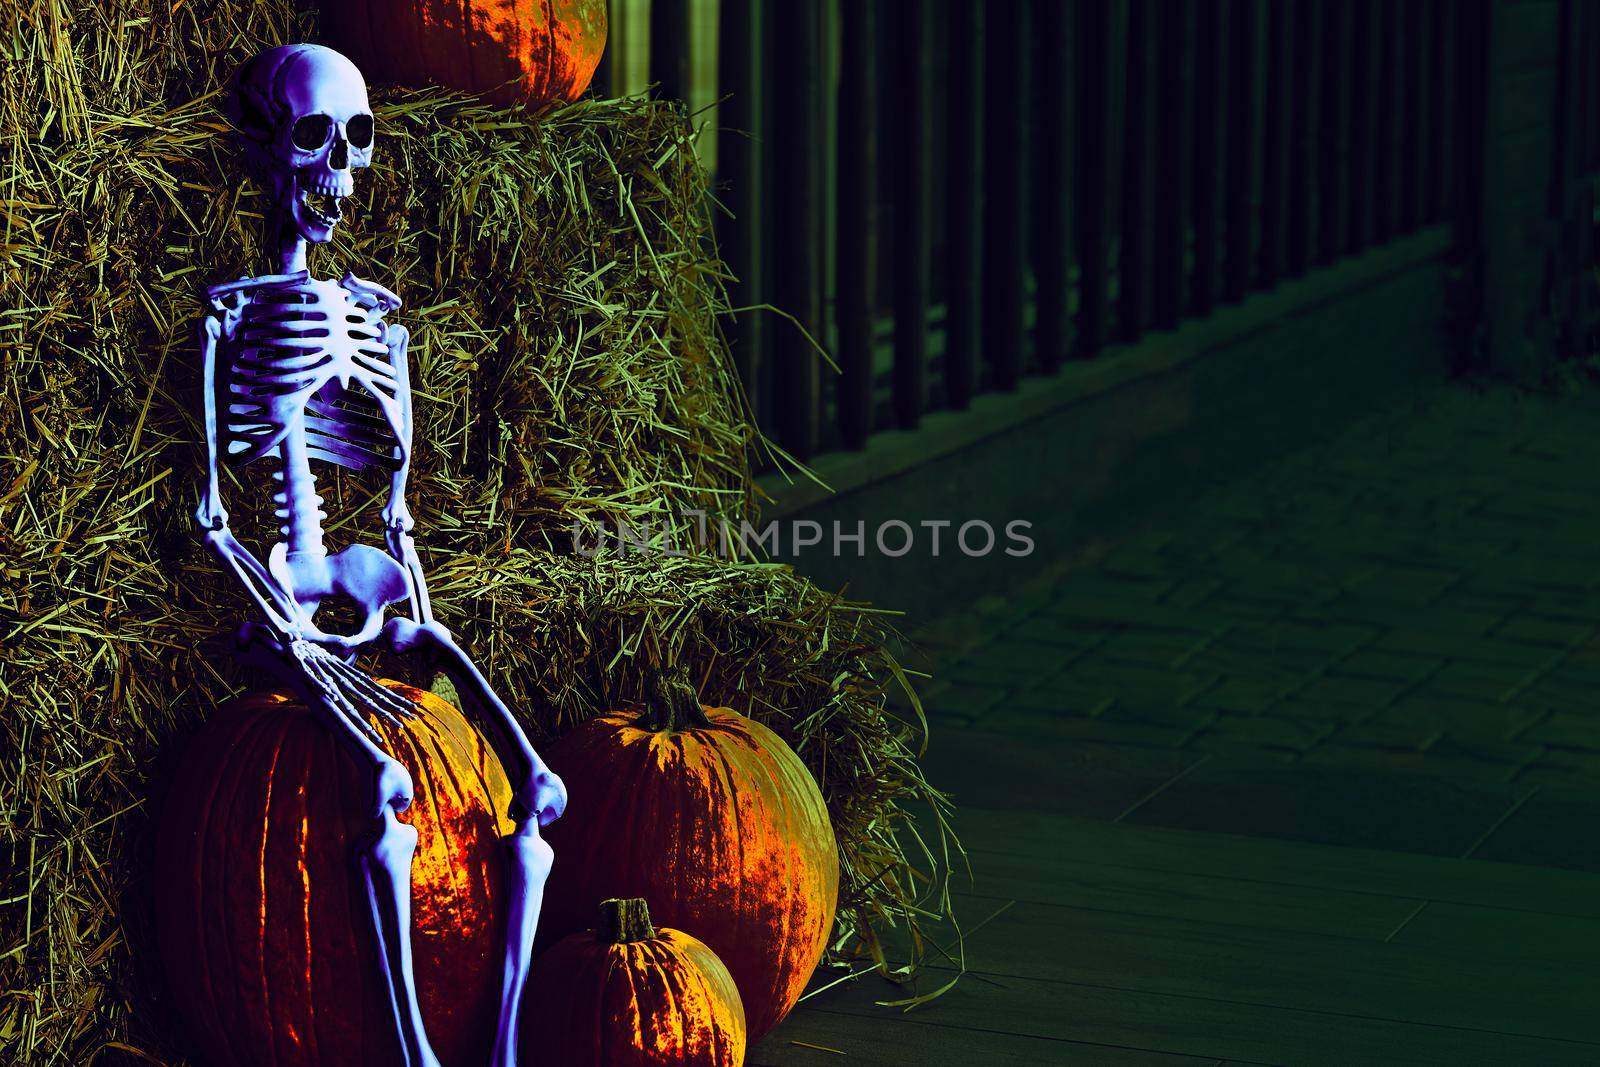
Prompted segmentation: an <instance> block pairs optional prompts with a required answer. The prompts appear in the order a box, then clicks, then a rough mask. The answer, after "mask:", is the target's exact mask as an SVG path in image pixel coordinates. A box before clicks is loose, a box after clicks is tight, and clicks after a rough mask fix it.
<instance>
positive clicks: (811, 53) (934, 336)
mask: <svg viewBox="0 0 1600 1067" xmlns="http://www.w3.org/2000/svg"><path fill="white" fill-rule="evenodd" d="M1471 6H1472V5H1471V4H1470V3H1467V4H1463V3H1460V2H1458V0H1300V2H1290V0H1076V2H1069V0H1010V2H1007V3H993V4H989V3H974V2H971V0H964V2H963V0H902V2H896V3H889V2H874V0H780V2H776V3H773V2H767V3H763V2H760V0H722V2H721V3H689V2H687V0H654V3H649V4H646V3H641V2H638V0H631V2H623V3H618V2H616V0H614V8H615V10H614V15H613V17H614V21H615V29H616V31H617V32H618V33H619V34H620V35H621V36H622V38H628V39H630V40H631V41H632V43H633V45H634V47H635V54H636V55H640V56H642V55H646V54H647V55H648V76H649V78H650V80H653V81H658V82H659V83H660V84H661V91H662V92H663V93H665V94H671V95H687V96H693V95H694V94H695V93H696V92H697V93H698V94H699V96H700V97H701V99H702V101H706V100H714V101H718V102H719V103H718V106H717V108H716V112H715V114H714V116H710V117H711V120H712V122H713V124H714V127H715V130H716V132H715V134H714V137H715V145H714V154H715V160H716V167H717V177H718V198H719V201H720V203H721V205H722V206H723V207H725V208H726V209H727V212H728V214H727V216H725V217H722V218H720V219H719V226H718V231H719V240H720V242H721V245H722V249H723V252H724V254H725V256H726V258H727V260H728V262H729V264H730V266H731V267H732V269H733V271H734V272H735V273H736V274H737V275H738V276H739V278H740V279H741V280H740V282H739V283H738V284H737V285H736V286H735V288H734V298H735V301H736V303H739V304H747V305H753V304H761V303H771V304H773V305H775V306H777V307H780V308H782V309H784V310H785V311H786V312H788V313H789V314H792V315H793V316H794V317H795V319H796V320H798V321H799V322H800V323H801V324H802V325H803V326H804V327H805V328H806V329H807V330H808V331H809V332H810V333H811V334H812V335H813V336H815V337H816V338H817V339H818V340H819V341H821V342H822V344H823V345H824V346H825V347H826V348H827V350H828V351H829V352H830V353H831V354H832V355H833V357H834V358H835V359H836V360H837V363H838V365H839V371H840V372H839V373H838V374H833V373H831V372H830V371H829V370H828V369H827V368H826V367H825V366H824V365H822V364H821V363H820V362H819V360H818V359H817V358H816V356H815V352H814V350H813V349H812V347H811V345H810V344H809V342H808V341H807V340H806V339H805V337H804V336H803V335H802V334H801V333H800V331H799V330H796V329H794V328H793V327H792V326H790V325H789V324H788V323H787V322H785V321H783V320H782V319H779V318H777V317H774V316H771V315H760V314H742V315H740V316H738V317H737V320H736V321H735V322H734V323H733V324H731V327H730V332H731V337H732V340H733V343H734V345H735V351H736V353H737V356H738V360H739V366H740V368H741V372H742V373H743V375H744V378H745V382H746V386H747V389H748V390H749V393H750V395H751V397H752V400H753V402H754V404H755V406H756V409H757V412H758V415H759V416H760V417H761V418H762V421H763V424H764V425H765V426H766V427H768V429H769V431H770V432H771V433H772V434H773V436H774V438H775V439H776V440H777V442H778V443H779V444H780V445H781V446H782V447H783V448H785V449H786V450H788V451H789V452H791V453H793V454H795V455H797V456H799V457H802V458H805V457H810V456H812V455H815V454H817V453H818V452H821V451H825V450H829V449H837V448H862V447H865V446H866V445H867V442H868V439H869V436H870V435H871V434H872V433H874V432H876V431H879V430H883V429H888V428H902V429H909V428H914V427H916V426H917V424H918V422H919V420H920V419H921V418H922V417H923V416H924V415H925V414H926V413H927V412H929V411H932V410H937V409H941V408H954V409H960V408H964V407H966V406H967V405H968V404H969V403H970V402H971V400H972V398H973V397H974V396H976V395H978V394H980V393H984V392H990V391H1000V392H1004V391H1008V390H1014V389H1016V388H1017V387H1018V386H1019V383H1020V382H1021V381H1022V380H1023V378H1024V377H1025V376H1028V375H1049V374H1053V373H1056V372H1057V371H1058V369H1059V368H1060V367H1062V366H1063V365H1064V364H1065V363H1067V362H1069V361H1072V360H1085V359H1095V358H1098V357H1100V356H1101V354H1102V353H1103V352H1105V351H1106V349H1107V348H1108V347H1110V346H1113V345H1116V344H1126V343H1133V342H1137V341H1138V340H1139V339H1140V338H1141V337H1142V336H1143V335H1145V334H1146V333H1147V332H1148V331H1152V330H1167V329H1172V328H1174V327H1176V326H1177V325H1179V324H1180V323H1181V322H1182V321H1184V320H1186V319H1191V318H1196V317H1204V316H1207V315H1210V314H1213V313H1214V311H1215V310H1216V309H1217V307H1218V306H1219V305H1221V304H1227V303H1234V302H1238V301H1240V300H1242V299H1243V298H1244V297H1245V296H1247V295H1248V294H1249V293H1251V292H1254V291H1258V290H1264V289H1270V288H1272V287H1273V286H1275V285H1277V284H1278V283H1279V282H1280V281H1282V280H1284V279H1289V278H1295V277H1299V276H1302V275H1304V274H1306V273H1307V272H1308V271H1312V270H1314V269H1316V268H1317V267H1318V266H1321V265H1324V264H1328V263H1331V262H1333V261H1334V260H1337V259H1339V258H1341V257H1344V256H1349V255H1353V254H1356V253H1359V252H1361V251H1363V250H1365V249H1368V248H1371V247H1374V246H1376V245H1381V244H1384V243H1386V242H1389V241H1391V240H1394V239H1396V238H1398V237H1401V236H1403V235H1405V234H1408V233H1410V232H1412V231H1415V230H1417V229H1419V228H1422V227H1425V226H1428V225H1430V224H1435V223H1439V222H1443V221H1446V220H1449V219H1451V218H1452V217H1453V211H1454V205H1455V203H1457V200H1458V197H1459V196H1460V195H1461V192H1462V183H1461V181H1460V180H1458V176H1459V175H1461V174H1462V173H1463V171H1464V161H1465V160H1466V159H1467V158H1468V156H1469V154H1470V152H1471V151H1472V149H1473V144H1472V140H1473V125H1472V123H1471V121H1470V120H1469V119H1467V118H1466V117H1465V116H1468V115H1470V114H1471V113H1472V105H1473V99H1472V83H1471V78H1470V76H1469V74H1470V70H1469V69H1468V68H1469V67H1470V64H1468V65H1467V67H1464V66H1463V56H1464V54H1467V55H1468V58H1470V54H1469V53H1470V49H1471V48H1472V34H1471V25H1472V18H1471V11H1470V8H1471ZM646 21H647V23H648V26H647V27H646V25H645V23H646ZM708 27H711V28H712V30H714V32H708V31H707V28H708ZM1584 27H1585V29H1584V32H1585V33H1588V34H1589V35H1590V36H1595V35H1596V34H1600V17H1589V18H1586V19H1585V20H1584ZM646 33H647V36H648V47H647V48H640V47H638V39H639V37H640V35H641V34H646ZM1587 39H1588V38H1584V40H1587ZM708 41H714V52H711V51H710V50H709V48H708ZM1464 50H1467V52H1464ZM1575 52H1576V49H1575ZM621 62H623V60H622V59H614V60H613V64H614V66H613V69H612V70H611V71H610V72H609V73H607V74H606V75H604V77H607V78H610V79H612V85H613V86H617V85H618V83H619V82H620V80H621V78H622V74H621V72H620V71H619V69H618V68H617V66H615V65H616V64H619V63H621ZM636 65H637V61H636ZM1591 66H1592V64H1584V67H1585V70H1584V72H1583V73H1582V75H1581V76H1582V77H1584V78H1586V79H1589V80H1590V81H1593V72H1592V70H1590V69H1588V68H1590V67H1591ZM1573 76H1574V77H1577V76H1579V75H1578V74H1574V75H1573ZM1579 95H1580V96H1581V98H1582V99H1583V100H1585V101H1588V100H1591V99H1592V98H1593V97H1594V92H1593V87H1592V86H1591V87H1590V91H1589V92H1588V93H1587V94H1579ZM1572 122H1573V128H1574V129H1583V130H1584V144H1583V145H1582V147H1581V151H1582V152H1584V153H1588V154H1590V155H1593V153H1594V151H1595V148H1596V145H1595V144H1594V143H1593V138H1592V137H1589V136H1588V134H1587V130H1586V128H1585V127H1583V126H1582V123H1583V122H1584V118H1583V117H1574V118H1573V120H1572ZM1570 150H1571V151H1578V150H1579V149H1577V148H1573V149H1570ZM708 154H709V153H708Z"/></svg>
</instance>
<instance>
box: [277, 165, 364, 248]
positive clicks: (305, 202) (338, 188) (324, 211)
mask: <svg viewBox="0 0 1600 1067" xmlns="http://www.w3.org/2000/svg"><path fill="white" fill-rule="evenodd" d="M341 177H343V178H344V180H343V181H340V180H339V179H340V178H341ZM354 186H355V182H353V181H351V180H350V178H349V176H348V175H333V176H332V177H327V176H323V175H318V174H307V173H306V172H305V171H304V170H299V171H296V172H295V173H294V176H293V177H292V178H291V179H290V183H289V196H288V205H287V207H288V213H289V220H290V222H291V223H292V224H293V226H294V230H295V232H296V233H298V234H299V235H300V236H301V237H303V238H305V239H306V240H307V241H310V242H311V243H312V244H319V245H320V244H326V243H327V242H329V241H331V240H332V239H333V230H334V227H336V226H338V225H339V222H340V220H341V219H343V218H344V208H343V207H342V205H341V201H343V200H344V198H345V197H347V196H349V195H350V194H351V193H353V192H355V188H354Z"/></svg>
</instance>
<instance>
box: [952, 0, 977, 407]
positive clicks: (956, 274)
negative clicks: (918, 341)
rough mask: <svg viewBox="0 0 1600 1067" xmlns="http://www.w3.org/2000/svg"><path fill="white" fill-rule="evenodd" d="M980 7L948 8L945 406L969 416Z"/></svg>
mask: <svg viewBox="0 0 1600 1067" xmlns="http://www.w3.org/2000/svg"><path fill="white" fill-rule="evenodd" d="M984 22H985V9H984V5H982V4H965V3H958V4H953V5H951V7H950V45H949V47H950V62H949V67H948V69H949V72H950V113H949V131H948V136H949V144H950V151H949V154H948V157H949V166H950V192H949V196H948V197H947V202H946V209H947V213H946V225H947V226H948V228H949V235H950V236H949V241H950V254H949V257H948V261H947V262H946V264H945V278H946V285H945V319H944V338H945V340H944V390H945V402H946V403H947V404H948V405H949V406H950V407H952V408H956V409H958V410H960V409H964V408H966V407H967V405H968V404H970V403H971V402H972V394H973V393H974V392H975V391H976V390H977V387H978V358H979V352H980V350H981V343H982V342H981V336H980V332H979V325H980V323H981V322H982V321H983V320H982V316H981V312H980V306H979V305H980V303H981V301H982V299H983V241H982V233H983V215H982V210H983V113H984V107H983V104H984V96H983V58H984V48H985V44H984V34H985V28H984Z"/></svg>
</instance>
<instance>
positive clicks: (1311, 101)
mask: <svg viewBox="0 0 1600 1067" xmlns="http://www.w3.org/2000/svg"><path fill="white" fill-rule="evenodd" d="M1319 8H1320V4H1318V3H1316V2H1315V0H1302V2H1301V3H1299V4H1297V5H1295V18H1294V34H1293V38H1292V40H1293V42H1294V43H1293V48H1294V54H1293V60H1292V66H1291V69H1290V71H1289V81H1290V118H1289V198H1288V202H1289V218H1288V222H1287V229H1288V242H1287V249H1286V251H1285V253H1284V264H1283V269H1284V273H1285V274H1286V275H1288V276H1289V277H1291V278H1298V277H1300V276H1301V275H1303V274H1305V272H1306V268H1307V267H1309V266H1310V265H1311V243H1312V238H1313V235H1314V234H1315V233H1316V231H1317V221H1316V203H1317V197H1316V194H1317V185H1316V182H1317V147H1318V144H1317V141H1318V138H1317V118H1318V115H1317V89H1318V88H1319V87H1318V84H1317V80H1318V79H1317V60H1318V59H1319V58H1320V56H1319V53H1320V51H1321V49H1319V48H1318V47H1317V37H1318V35H1319V34H1320V33H1321V30H1322V25H1321V23H1322V18H1321V15H1322V13H1321V11H1320V10H1319Z"/></svg>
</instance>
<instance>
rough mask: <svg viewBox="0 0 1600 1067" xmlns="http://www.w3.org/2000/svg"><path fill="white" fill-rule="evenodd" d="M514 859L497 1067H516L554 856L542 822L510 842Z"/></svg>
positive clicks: (527, 822)
mask: <svg viewBox="0 0 1600 1067" xmlns="http://www.w3.org/2000/svg"><path fill="white" fill-rule="evenodd" d="M506 848H507V849H508V851H509V856H508V859H509V860H510V886H509V889H510V891H511V892H510V907H509V909H508V915H507V916H506V954H505V971H504V974H503V977H502V980H501V986H500V1023H499V1027H498V1029H497V1030H496V1032H495V1042H494V1058H493V1059H492V1060H491V1061H490V1063H491V1065H492V1067H516V1064H517V1019H518V1017H519V1016H520V1015H521V1005H522V990H523V987H524V986H525V985H526V984H527V981H528V965H529V961H530V959H531V958H532V953H533V935H534V931H535V930H536V929H538V926H539V910H540V907H541V905H543V903H544V883H545V879H547V878H549V877H550V865H551V860H552V858H553V857H554V855H555V853H554V852H552V851H551V849H550V846H549V845H548V844H546V843H545V840H544V838H542V837H540V836H539V820H538V819H535V818H529V819H524V820H523V821H522V824H521V825H520V826H519V827H518V828H517V832H516V833H514V834H512V835H511V836H509V837H507V838H506Z"/></svg>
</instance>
